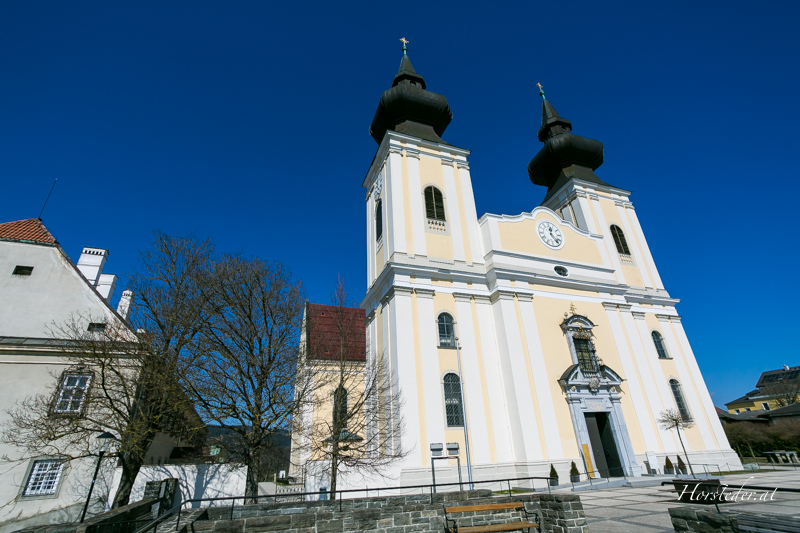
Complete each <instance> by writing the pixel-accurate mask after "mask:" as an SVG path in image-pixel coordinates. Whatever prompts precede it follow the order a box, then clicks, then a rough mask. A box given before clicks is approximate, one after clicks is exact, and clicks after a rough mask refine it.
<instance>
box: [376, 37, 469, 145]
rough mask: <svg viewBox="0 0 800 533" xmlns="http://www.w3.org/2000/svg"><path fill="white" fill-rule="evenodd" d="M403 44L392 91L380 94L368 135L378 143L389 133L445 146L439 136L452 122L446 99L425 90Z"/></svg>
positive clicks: (423, 82) (423, 81)
mask: <svg viewBox="0 0 800 533" xmlns="http://www.w3.org/2000/svg"><path fill="white" fill-rule="evenodd" d="M407 52H408V47H407V46H406V42H404V43H403V59H402V60H401V61H400V70H398V71H397V74H396V75H395V77H394V82H393V83H392V88H391V89H388V90H386V91H384V92H383V95H382V96H381V101H380V103H379V104H378V109H377V111H375V117H374V118H373V119H372V125H371V126H370V127H369V134H370V135H372V138H373V139H375V142H377V143H378V144H381V142H382V141H383V136H384V135H386V132H387V131H388V130H392V131H396V132H398V133H405V134H407V135H411V136H414V137H418V138H420V139H424V140H426V141H432V142H436V143H444V141H443V140H442V138H441V136H442V134H444V130H446V129H447V126H448V124H450V121H451V120H453V112H452V111H450V105H448V103H447V98H445V97H444V96H443V95H441V94H436V93H432V92H430V91H426V90H425V87H426V84H425V80H424V79H422V76H420V75H419V74H417V72H416V71H415V70H414V67H413V66H411V60H410V59H409V58H408V53H407Z"/></svg>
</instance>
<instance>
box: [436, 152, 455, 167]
mask: <svg viewBox="0 0 800 533" xmlns="http://www.w3.org/2000/svg"><path fill="white" fill-rule="evenodd" d="M440 158H441V160H442V164H443V165H447V166H448V167H452V166H453V164H454V163H455V159H453V158H452V157H447V156H444V155H443V156H440Z"/></svg>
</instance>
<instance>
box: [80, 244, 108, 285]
mask: <svg viewBox="0 0 800 533" xmlns="http://www.w3.org/2000/svg"><path fill="white" fill-rule="evenodd" d="M106 259H108V250H103V249H102V248H89V247H88V246H86V247H84V248H83V252H82V253H81V257H80V259H78V270H80V271H81V274H83V276H84V277H85V278H86V279H87V280H89V283H91V284H92V286H94V287H96V286H97V280H98V278H100V274H102V273H103V266H104V265H105V264H106Z"/></svg>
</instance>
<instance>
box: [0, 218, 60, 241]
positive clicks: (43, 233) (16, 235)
mask: <svg viewBox="0 0 800 533" xmlns="http://www.w3.org/2000/svg"><path fill="white" fill-rule="evenodd" d="M0 239H14V240H17V241H31V242H41V243H45V244H55V243H56V238H55V237H53V236H52V235H51V234H50V232H49V231H47V228H45V227H44V224H42V221H41V220H39V219H38V218H29V219H27V220H17V221H16V222H4V223H2V224H0Z"/></svg>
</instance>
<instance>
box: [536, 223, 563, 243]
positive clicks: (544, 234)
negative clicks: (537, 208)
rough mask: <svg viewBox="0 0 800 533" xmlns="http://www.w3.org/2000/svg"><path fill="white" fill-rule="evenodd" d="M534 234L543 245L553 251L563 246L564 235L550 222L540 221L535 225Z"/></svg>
mask: <svg viewBox="0 0 800 533" xmlns="http://www.w3.org/2000/svg"><path fill="white" fill-rule="evenodd" d="M536 233H537V234H538V235H539V238H540V239H541V240H542V242H543V243H545V245H547V246H548V247H549V248H552V249H554V250H558V249H559V248H561V247H562V246H564V235H563V234H562V233H561V230H560V229H558V226H556V225H555V224H553V223H552V222H550V221H547V220H542V221H541V222H539V223H538V224H537V225H536Z"/></svg>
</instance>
